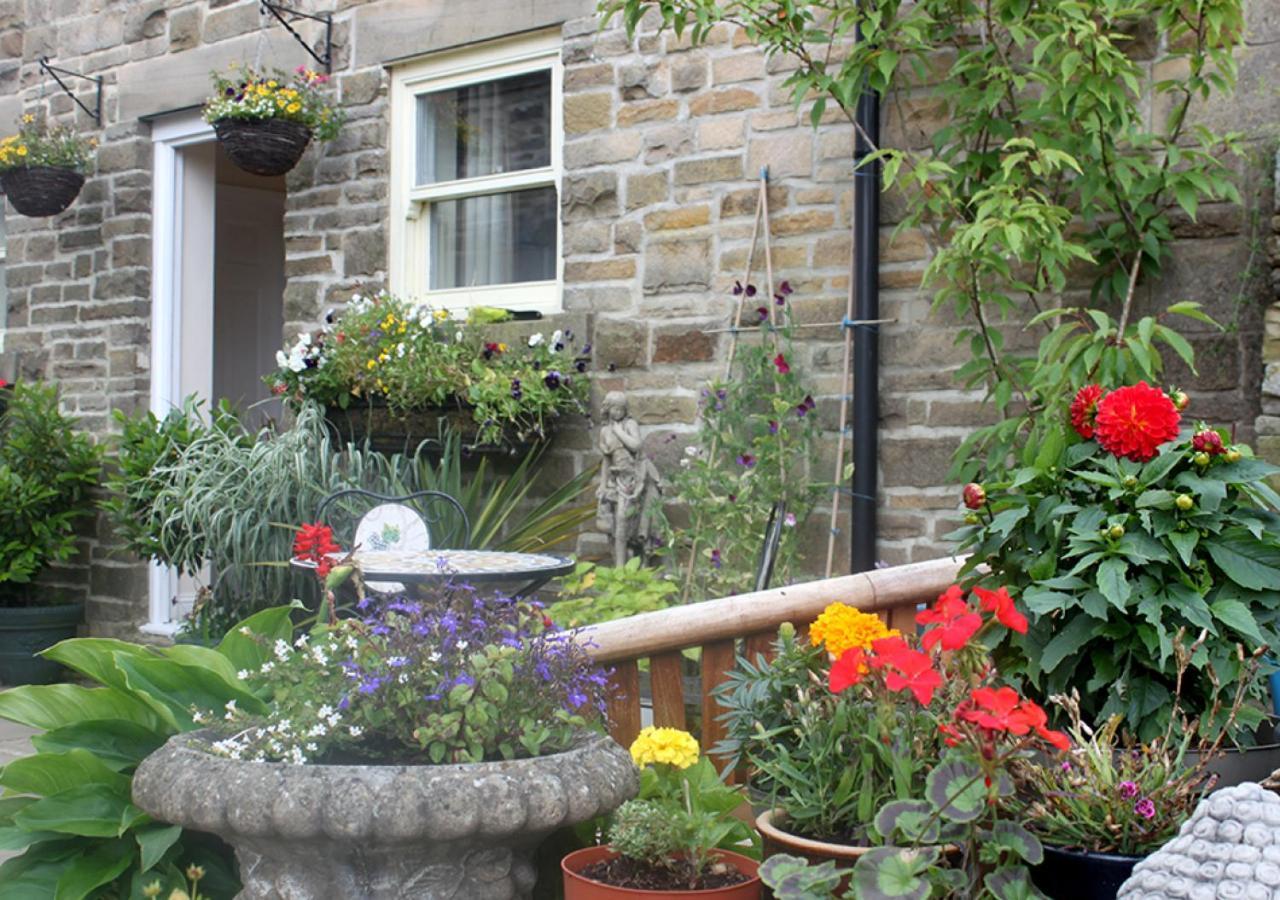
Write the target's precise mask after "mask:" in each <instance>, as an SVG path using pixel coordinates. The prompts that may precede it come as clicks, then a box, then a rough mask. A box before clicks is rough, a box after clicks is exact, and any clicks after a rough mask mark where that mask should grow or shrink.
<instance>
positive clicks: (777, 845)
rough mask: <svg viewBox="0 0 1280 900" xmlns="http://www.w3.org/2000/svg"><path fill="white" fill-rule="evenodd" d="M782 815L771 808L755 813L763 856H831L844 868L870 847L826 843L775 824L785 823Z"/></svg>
mask: <svg viewBox="0 0 1280 900" xmlns="http://www.w3.org/2000/svg"><path fill="white" fill-rule="evenodd" d="M786 816H787V814H786V813H784V812H783V811H782V810H780V809H771V810H769V811H768V812H763V813H761V814H760V815H759V816H757V817H756V830H757V831H759V832H760V837H761V838H762V839H763V840H764V858H765V859H768V858H769V857H770V856H772V855H773V854H775V853H790V854H791V855H792V856H801V857H804V858H805V859H807V860H809V861H811V862H815V863H824V862H826V861H827V860H831V861H833V862H834V863H835V864H836V865H837V866H838V867H840V868H842V869H848V868H852V866H853V864H854V863H856V862H857V861H858V857H860V856H862V855H863V854H864V853H866V852H867V851H868V850H870V849H871V848H870V847H860V846H856V845H853V844H828V843H827V842H826V841H815V840H814V839H813V838H806V837H800V836H799V835H796V834H791V833H790V832H787V831H784V830H783V829H782V828H781V827H779V826H781V825H785V823H786V821H787V818H786Z"/></svg>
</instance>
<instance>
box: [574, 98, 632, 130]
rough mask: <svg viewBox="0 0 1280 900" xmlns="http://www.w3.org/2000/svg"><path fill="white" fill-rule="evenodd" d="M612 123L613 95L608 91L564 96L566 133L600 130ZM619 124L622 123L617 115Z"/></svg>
mask: <svg viewBox="0 0 1280 900" xmlns="http://www.w3.org/2000/svg"><path fill="white" fill-rule="evenodd" d="M612 124H613V95H612V94H611V93H609V92H608V91H598V92H595V93H590V94H570V95H569V96H567V97H565V98H564V132H565V134H566V135H574V134H586V133H587V132H589V131H600V130H601V129H604V128H609V127H610V126H611V125H612ZM618 124H619V126H621V125H623V124H624V123H623V122H622V121H621V116H619V122H618Z"/></svg>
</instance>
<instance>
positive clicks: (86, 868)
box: [53, 840, 133, 900]
mask: <svg viewBox="0 0 1280 900" xmlns="http://www.w3.org/2000/svg"><path fill="white" fill-rule="evenodd" d="M132 863H133V853H132V848H130V847H129V845H128V842H127V841H123V840H121V841H110V842H106V843H100V844H98V845H97V846H96V847H94V848H93V850H91V851H90V852H88V853H84V854H83V855H79V856H76V857H75V858H73V859H71V860H68V862H67V868H66V870H65V871H64V872H63V873H62V874H61V875H59V876H58V884H57V886H56V888H55V889H54V895H53V900H84V898H86V897H88V896H90V895H91V894H92V893H93V892H94V891H95V890H96V889H97V888H99V887H101V886H102V885H104V884H110V883H111V882H112V881H113V880H114V879H115V877H116V876H117V875H119V874H120V873H121V872H123V871H124V870H125V869H127V868H129V866H130V864H132Z"/></svg>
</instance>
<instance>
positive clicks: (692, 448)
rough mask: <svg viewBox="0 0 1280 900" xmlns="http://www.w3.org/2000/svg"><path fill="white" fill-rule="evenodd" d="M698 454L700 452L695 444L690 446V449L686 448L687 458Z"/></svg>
mask: <svg viewBox="0 0 1280 900" xmlns="http://www.w3.org/2000/svg"><path fill="white" fill-rule="evenodd" d="M698 452H699V451H698V448H697V447H696V446H695V445H693V444H690V445H689V446H688V447H685V448H684V455H685V456H697V455H698Z"/></svg>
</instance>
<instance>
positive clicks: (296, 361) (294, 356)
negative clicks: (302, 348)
mask: <svg viewBox="0 0 1280 900" xmlns="http://www.w3.org/2000/svg"><path fill="white" fill-rule="evenodd" d="M288 363H289V371H290V372H301V371H302V370H303V369H305V368H306V367H307V360H306V357H304V356H303V355H302V353H300V352H298V350H297V348H294V350H293V352H291V353H290V354H289V360H288Z"/></svg>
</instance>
